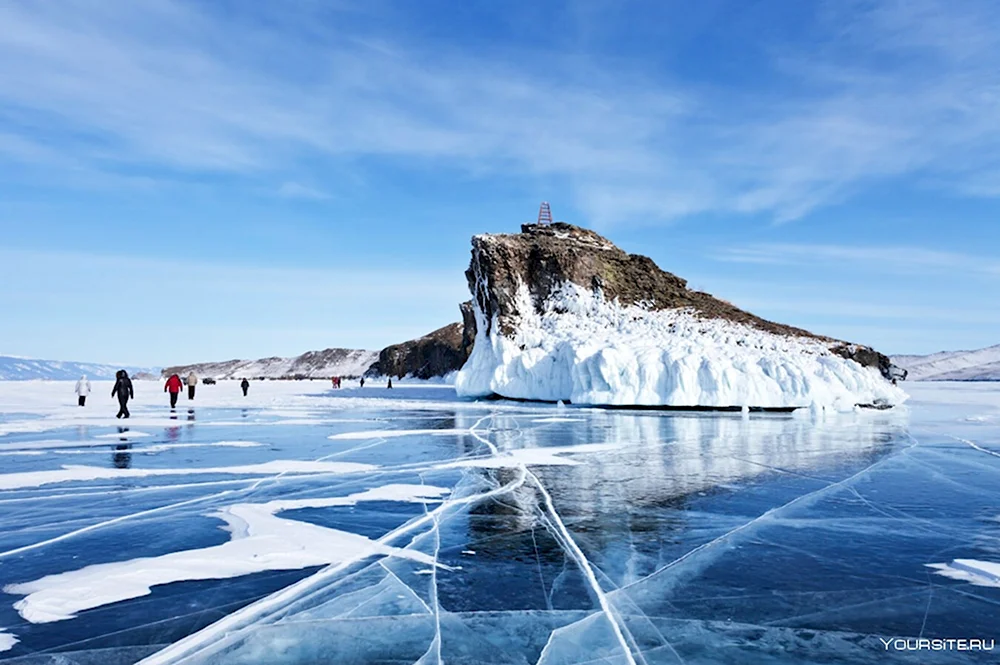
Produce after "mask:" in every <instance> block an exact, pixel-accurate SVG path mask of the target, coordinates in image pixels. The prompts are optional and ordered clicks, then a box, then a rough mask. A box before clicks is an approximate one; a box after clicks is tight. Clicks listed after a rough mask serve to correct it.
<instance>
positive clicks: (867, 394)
mask: <svg viewBox="0 0 1000 665" xmlns="http://www.w3.org/2000/svg"><path fill="white" fill-rule="evenodd" d="M515 306H516V309H517V311H518V313H519V315H520V321H519V324H518V327H517V330H516V333H515V335H514V338H513V339H510V338H508V337H506V336H504V335H502V334H500V333H499V332H498V331H499V326H498V322H497V321H495V320H494V321H492V322H489V324H488V322H487V321H486V320H485V316H484V315H483V313H482V311H481V310H480V309H479V307H478V305H476V312H475V313H476V320H477V324H478V332H477V334H476V343H475V346H474V347H473V351H472V355H471V356H470V358H469V360H468V361H467V362H466V364H465V366H464V367H463V368H462V370H461V371H460V372H459V375H458V377H457V379H456V382H455V388H456V391H457V393H458V395H459V396H464V397H483V396H487V395H490V394H498V395H501V396H503V397H509V398H518V399H531V400H543V401H551V402H555V401H557V400H568V401H571V402H572V403H574V404H590V405H622V406H628V405H669V406H706V407H709V406H712V407H717V406H728V407H731V406H754V407H808V406H810V405H814V404H815V405H820V406H822V407H825V408H832V409H835V410H838V411H847V410H851V409H853V407H854V405H855V404H858V403H873V402H876V401H878V400H885V401H887V402H888V403H890V404H900V403H902V402H904V401H905V400H906V397H907V396H906V394H905V393H904V392H903V391H902V390H901V389H900V388H898V387H896V386H893V385H891V384H890V383H889V382H888V381H886V380H885V378H884V377H882V375H881V374H880V373H879V372H878V371H877V370H876V369H874V368H868V367H862V366H861V365H859V364H858V363H856V362H854V361H852V360H846V359H844V358H842V357H840V356H838V355H836V354H834V353H833V352H831V351H830V349H829V343H828V342H824V341H822V340H819V339H810V338H802V337H787V336H784V335H777V334H774V333H769V332H766V331H763V330H759V329H756V328H752V327H750V326H746V325H742V324H737V323H733V322H730V321H724V320H720V319H704V318H700V317H698V316H697V315H696V314H695V313H694V312H692V311H688V310H681V309H675V310H662V311H650V310H646V309H643V308H641V307H638V306H633V305H629V306H622V305H620V304H619V303H618V302H617V301H613V302H609V301H607V300H606V299H605V298H604V297H603V296H602V295H600V294H597V295H595V294H594V293H592V292H590V291H588V290H586V289H582V288H580V287H578V286H576V285H575V284H572V283H566V284H564V285H563V287H562V289H561V291H560V292H559V293H558V294H557V295H555V296H554V297H550V298H549V299H547V300H546V301H545V303H544V308H545V309H544V311H542V312H541V313H539V312H537V311H536V308H535V304H534V302H533V301H532V297H531V295H530V293H529V292H528V289H527V287H526V286H525V285H524V284H520V285H519V288H518V292H517V293H516V294H515ZM487 329H489V330H490V331H491V332H490V333H489V334H487V332H486V331H487Z"/></svg>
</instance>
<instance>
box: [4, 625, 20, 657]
mask: <svg viewBox="0 0 1000 665" xmlns="http://www.w3.org/2000/svg"><path fill="white" fill-rule="evenodd" d="M18 642H20V640H19V639H17V637H16V636H15V635H11V634H10V633H8V632H6V631H5V630H4V629H3V628H0V653H2V652H4V651H10V650H11V649H13V648H14V645H15V644H17V643H18Z"/></svg>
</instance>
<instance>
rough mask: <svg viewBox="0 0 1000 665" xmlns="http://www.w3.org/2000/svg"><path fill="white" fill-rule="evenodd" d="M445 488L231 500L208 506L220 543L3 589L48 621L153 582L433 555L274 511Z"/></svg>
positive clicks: (415, 497) (19, 606) (421, 495)
mask: <svg viewBox="0 0 1000 665" xmlns="http://www.w3.org/2000/svg"><path fill="white" fill-rule="evenodd" d="M447 493H448V490H447V489H443V488H440V487H430V486H426V485H400V484H395V485H387V486H383V487H378V488H375V489H373V490H367V491H364V492H359V493H357V494H351V495H349V496H345V497H332V498H325V499H313V500H309V499H299V500H283V501H269V502H267V503H264V504H252V503H243V504H236V505H233V506H228V507H226V508H224V509H222V510H220V511H219V512H218V513H216V514H215V516H216V517H218V518H219V519H221V520H223V521H224V522H225V523H226V524H227V527H228V528H227V530H228V531H229V532H230V534H231V537H232V540H230V541H229V542H227V543H225V544H223V545H217V546H215V547H209V548H203V549H194V550H184V551H181V552H173V553H170V554H166V555H163V556H161V557H156V558H140V559H132V560H129V561H124V562H121V563H105V564H96V565H93V566H87V567H86V568H81V569H79V570H74V571H69V572H65V573H59V574H57V575H50V576H47V577H43V578H41V579H39V580H34V581H32V582H25V583H22V584H11V585H8V586H7V587H5V588H4V592H5V593H8V594H14V595H23V596H26V597H25V598H24V599H22V600H19V601H18V602H16V603H15V604H14V608H15V609H16V610H17V611H18V612H19V613H20V615H21V616H22V617H24V618H25V619H27V620H28V621H31V622H32V623H48V622H52V621H63V620H65V619H71V618H73V617H74V616H76V614H77V612H80V611H82V610H86V609H90V608H93V607H100V606H101V605H108V604H110V603H116V602H119V601H121V600H128V599H130V598H137V597H139V596H145V595H147V594H149V592H150V588H151V587H153V586H155V585H157V584H168V583H171V582H180V581H184V580H204V579H216V580H218V579H226V578H230V577H238V576H241V575H249V574H252V573H257V572H261V571H265V570H285V569H297V568H306V567H309V566H318V565H323V564H330V563H340V562H343V561H347V560H357V559H362V558H365V557H368V556H372V555H375V554H381V555H389V556H401V557H404V558H413V559H415V560H417V561H420V562H423V563H433V562H432V561H431V560H429V559H428V558H427V557H426V556H423V555H421V554H420V553H418V552H411V551H407V550H401V549H397V548H392V547H385V546H380V545H378V544H377V543H374V542H372V541H371V540H369V539H368V538H365V537H364V536H359V535H357V534H353V533H349V532H344V531H338V530H335V529H326V528H323V527H319V526H316V525H313V524H308V523H305V522H300V521H297V520H289V519H282V518H280V517H277V516H276V514H277V513H279V512H282V511H286V510H295V509H297V508H321V507H326V506H351V505H354V504H356V503H358V502H359V501H427V500H433V499H438V498H439V497H441V496H443V495H445V494H447Z"/></svg>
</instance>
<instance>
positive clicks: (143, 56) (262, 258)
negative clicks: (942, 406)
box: [0, 0, 1000, 365]
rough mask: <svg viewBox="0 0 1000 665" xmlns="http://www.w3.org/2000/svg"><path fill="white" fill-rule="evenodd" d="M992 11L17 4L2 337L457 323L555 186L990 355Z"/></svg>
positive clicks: (999, 167) (808, 300) (998, 192)
mask: <svg viewBox="0 0 1000 665" xmlns="http://www.w3.org/2000/svg"><path fill="white" fill-rule="evenodd" d="M998 24H1000V4H997V3H995V2H991V1H988V0H987V1H983V2H976V1H975V0H972V1H962V2H937V1H935V0H907V1H906V2H884V3H883V2H853V1H851V0H837V1H835V2H829V3H822V2H817V3H802V2H798V1H795V0H789V1H787V2H779V1H768V2H749V1H747V2H736V1H731V2H713V1H711V0H709V1H704V0H703V1H701V2H698V3H679V2H678V3H665V2H610V1H608V2H593V1H587V0H574V1H572V2H565V3H561V2H526V1H525V2H521V1H512V2H493V1H490V2H486V1H470V2H464V3H455V2H445V1H444V0H424V1H422V2H404V1H396V2H381V1H379V0H374V1H373V0H367V1H365V2H347V1H341V0H330V1H325V2H321V1H319V0H315V1H301V2H295V3H277V2H273V3H248V2H237V1H236V0H217V1H215V2H211V1H207V2H206V1H201V2H193V1H192V2H185V1H181V0H144V1H143V2H141V3H137V2H129V1H126V0H89V1H84V0H61V1H60V2H36V1H33V0H12V1H9V2H4V3H0V25H3V26H4V30H2V31H0V62H3V63H4V66H3V67H0V232H2V238H3V241H2V243H0V275H2V276H3V281H2V283H3V285H4V288H3V289H2V290H0V311H2V312H3V316H0V353H2V354H14V355H24V356H33V357H43V358H57V359H74V360H88V361H101V362H118V363H130V364H140V365H141V364H145V365H159V364H168V363H175V362H188V361H202V360H221V359H226V358H233V357H259V356H268V355H293V354H297V353H301V352H303V351H306V350H310V349H316V348H324V347H328V346H348V347H366V348H375V349H377V348H380V347H382V346H384V345H386V344H389V343H393V342H397V341H402V340H405V339H410V338H412V337H415V336H418V335H420V334H423V333H425V332H428V331H430V330H432V329H434V328H437V327H439V326H441V325H444V324H445V323H448V322H450V321H453V320H457V318H458V308H457V304H458V302H459V301H460V300H463V299H465V298H467V290H466V287H465V284H464V278H463V275H462V272H463V270H464V268H465V266H466V264H467V262H468V249H469V237H470V236H471V235H472V234H474V233H482V232H511V231H515V230H517V228H518V224H520V223H521V222H524V221H529V220H531V219H533V218H534V216H535V215H536V211H537V206H538V202H539V201H541V200H543V199H544V200H548V201H551V202H552V208H553V213H554V215H555V217H556V219H560V220H565V221H569V222H572V223H576V224H580V225H583V226H588V227H591V228H594V229H596V230H598V231H599V232H601V233H603V234H605V235H607V236H608V237H610V238H611V239H612V240H613V241H615V242H616V243H617V244H619V245H620V246H622V247H623V248H625V249H627V250H628V251H632V252H639V253H643V254H647V255H649V256H651V257H652V258H653V259H654V260H655V261H656V262H657V263H658V264H659V265H660V266H661V267H663V268H664V269H666V270H670V271H673V272H676V273H677V274H679V275H681V276H683V277H686V278H687V279H688V280H689V281H690V282H691V285H692V286H694V287H697V288H700V289H704V290H708V291H710V292H712V293H715V294H716V295H719V296H720V297H724V298H726V299H728V300H731V301H733V302H735V303H736V304H737V305H740V306H742V307H745V308H747V309H750V310H751V311H754V312H755V313H757V314H760V315H763V316H766V317H769V318H773V319H776V320H780V321H783V322H788V323H792V324H795V325H799V326H803V327H807V328H810V329H813V330H815V331H817V332H821V333H825V334H828V335H832V336H837V337H842V338H846V339H849V340H852V341H858V342H863V343H867V344H872V345H874V346H876V347H877V348H879V349H880V350H884V351H886V352H898V353H903V352H906V353H921V352H931V351H936V350H940V349H957V348H975V347H980V346H986V345H989V344H995V343H1000V332H998V331H1000V307H998V304H1000V303H998V297H997V292H998V286H1000V224H998V219H997V217H998V211H1000V205H998V203H1000V202H998V197H1000V92H998V91H1000V31H997V30H996V29H995V26H997V25H998Z"/></svg>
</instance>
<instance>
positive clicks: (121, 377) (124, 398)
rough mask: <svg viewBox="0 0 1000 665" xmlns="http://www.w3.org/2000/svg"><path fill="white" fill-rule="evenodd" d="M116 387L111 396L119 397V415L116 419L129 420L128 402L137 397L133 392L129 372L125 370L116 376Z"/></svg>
mask: <svg viewBox="0 0 1000 665" xmlns="http://www.w3.org/2000/svg"><path fill="white" fill-rule="evenodd" d="M115 377H116V378H115V387H114V388H112V389H111V396H112V397H115V396H117V397H118V415H117V416H115V418H128V417H129V416H130V415H132V414H130V413H129V412H128V401H129V399H131V398H133V397H135V392H133V390H132V379H130V378H128V372H126V371H125V370H123V369H120V370H118V372H117V373H116V374H115Z"/></svg>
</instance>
